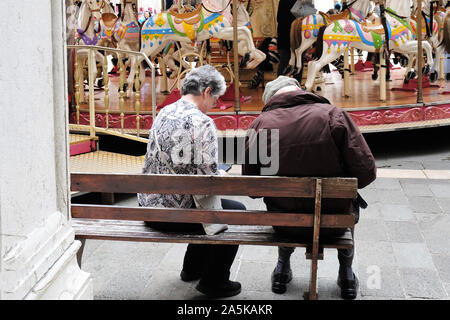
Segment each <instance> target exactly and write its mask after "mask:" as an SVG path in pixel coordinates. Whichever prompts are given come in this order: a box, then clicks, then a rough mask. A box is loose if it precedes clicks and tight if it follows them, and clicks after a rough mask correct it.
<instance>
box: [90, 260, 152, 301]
mask: <svg viewBox="0 0 450 320" xmlns="http://www.w3.org/2000/svg"><path fill="white" fill-rule="evenodd" d="M152 272H153V270H151V269H150V268H146V267H145V266H142V265H133V266H132V268H123V269H122V271H121V272H118V273H116V274H115V275H114V277H112V278H111V279H110V280H109V282H108V283H106V284H105V285H104V286H103V288H102V290H101V291H97V293H96V295H97V297H98V298H99V299H114V300H136V299H139V298H140V297H141V294H142V292H143V290H144V288H145V286H146V283H147V282H148V281H149V279H150V278H151V277H152ZM95 285H96V283H95V281H94V287H95Z"/></svg>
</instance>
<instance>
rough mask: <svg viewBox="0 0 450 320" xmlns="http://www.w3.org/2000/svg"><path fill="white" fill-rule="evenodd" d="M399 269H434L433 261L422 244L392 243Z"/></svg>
mask: <svg viewBox="0 0 450 320" xmlns="http://www.w3.org/2000/svg"><path fill="white" fill-rule="evenodd" d="M392 248H393V250H394V255H395V258H396V260H397V265H398V266H399V267H400V268H423V269H433V270H434V269H435V266H434V264H433V259H432V257H431V255H430V253H429V252H428V248H427V247H426V245H425V244H424V243H396V242H394V243H392Z"/></svg>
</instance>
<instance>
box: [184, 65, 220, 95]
mask: <svg viewBox="0 0 450 320" xmlns="http://www.w3.org/2000/svg"><path fill="white" fill-rule="evenodd" d="M208 87H209V88H211V95H212V96H213V97H220V96H221V95H223V94H224V93H225V89H226V85H225V78H224V77H223V75H222V74H221V73H220V72H219V71H217V70H216V68H214V67H212V66H210V65H209V64H207V65H204V66H201V67H198V68H195V69H192V70H191V71H189V72H188V73H187V74H186V77H185V78H184V80H183V83H182V84H181V95H183V96H184V95H187V94H193V95H195V96H199V95H201V94H202V93H203V92H204V91H205V90H206V88H208Z"/></svg>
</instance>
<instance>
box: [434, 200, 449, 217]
mask: <svg viewBox="0 0 450 320" xmlns="http://www.w3.org/2000/svg"><path fill="white" fill-rule="evenodd" d="M436 201H437V203H438V205H439V207H440V208H441V209H442V211H443V212H444V213H450V198H436Z"/></svg>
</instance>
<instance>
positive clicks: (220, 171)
mask: <svg viewBox="0 0 450 320" xmlns="http://www.w3.org/2000/svg"><path fill="white" fill-rule="evenodd" d="M219 174H220V175H221V176H228V172H226V171H225V170H223V169H219Z"/></svg>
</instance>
